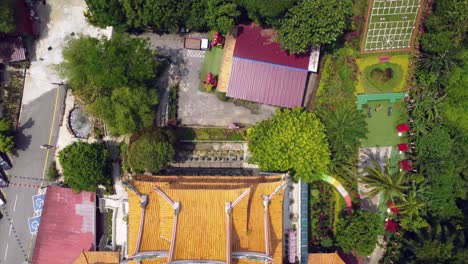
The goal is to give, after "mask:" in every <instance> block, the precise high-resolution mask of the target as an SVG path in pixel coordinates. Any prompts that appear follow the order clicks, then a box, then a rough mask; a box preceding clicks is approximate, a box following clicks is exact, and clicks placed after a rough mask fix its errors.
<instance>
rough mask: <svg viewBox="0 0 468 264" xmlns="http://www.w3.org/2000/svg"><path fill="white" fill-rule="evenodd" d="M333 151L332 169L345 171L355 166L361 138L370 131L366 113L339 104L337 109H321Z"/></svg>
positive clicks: (320, 113) (333, 170)
mask: <svg viewBox="0 0 468 264" xmlns="http://www.w3.org/2000/svg"><path fill="white" fill-rule="evenodd" d="M319 116H320V118H321V119H322V122H323V123H324V125H325V130H326V134H327V138H328V142H329V144H330V149H331V152H332V159H333V162H331V168H330V169H331V171H332V172H333V173H343V172H345V169H346V168H350V167H353V166H355V164H356V162H357V160H356V157H355V156H356V152H357V151H358V148H359V146H360V145H361V139H365V138H366V134H367V132H368V129H367V123H366V120H365V118H366V117H365V115H364V114H363V113H362V112H360V111H358V110H357V109H355V108H353V107H351V106H347V105H343V104H341V105H339V106H338V107H337V108H336V109H334V110H330V109H326V110H324V111H319Z"/></svg>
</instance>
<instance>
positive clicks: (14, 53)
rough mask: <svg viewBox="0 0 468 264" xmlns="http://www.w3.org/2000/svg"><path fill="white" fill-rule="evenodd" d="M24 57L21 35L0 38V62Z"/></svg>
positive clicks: (18, 59)
mask: <svg viewBox="0 0 468 264" xmlns="http://www.w3.org/2000/svg"><path fill="white" fill-rule="evenodd" d="M25 59H26V54H25V51H24V47H23V40H22V39H21V37H5V38H0V63H3V62H13V61H22V60H25Z"/></svg>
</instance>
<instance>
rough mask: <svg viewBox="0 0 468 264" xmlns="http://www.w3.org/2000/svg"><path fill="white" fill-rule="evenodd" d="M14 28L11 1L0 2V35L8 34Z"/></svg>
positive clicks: (3, 0)
mask: <svg viewBox="0 0 468 264" xmlns="http://www.w3.org/2000/svg"><path fill="white" fill-rule="evenodd" d="M15 28H16V25H15V17H14V15H13V0H2V1H0V33H10V32H12V31H14V30H15Z"/></svg>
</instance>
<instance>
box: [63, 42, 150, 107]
mask: <svg viewBox="0 0 468 264" xmlns="http://www.w3.org/2000/svg"><path fill="white" fill-rule="evenodd" d="M155 55H156V54H155V53H154V52H153V51H151V50H150V49H149V43H148V42H147V41H145V40H143V39H137V38H130V37H127V36H125V35H123V34H115V35H114V36H113V37H112V38H111V39H106V38H101V39H96V38H92V37H87V36H80V37H79V38H72V39H70V40H69V42H68V43H67V45H66V46H65V48H64V50H63V57H64V61H63V62H62V63H61V64H60V65H59V66H58V67H57V69H58V72H59V74H60V75H61V76H62V77H63V78H66V79H67V80H68V85H69V87H70V88H71V89H72V90H73V92H74V93H75V94H77V95H79V96H80V98H81V99H82V100H84V101H85V102H92V101H94V100H95V99H96V98H97V97H99V96H108V95H109V94H110V93H111V91H112V89H113V88H117V87H125V86H135V85H137V86H139V85H142V86H144V85H146V84H147V83H148V82H151V81H153V80H154V79H155V77H156V69H157V63H156V60H155Z"/></svg>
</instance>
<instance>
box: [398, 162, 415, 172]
mask: <svg viewBox="0 0 468 264" xmlns="http://www.w3.org/2000/svg"><path fill="white" fill-rule="evenodd" d="M400 168H401V169H402V170H405V171H410V170H411V169H412V166H411V162H410V161H409V160H401V161H400Z"/></svg>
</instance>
